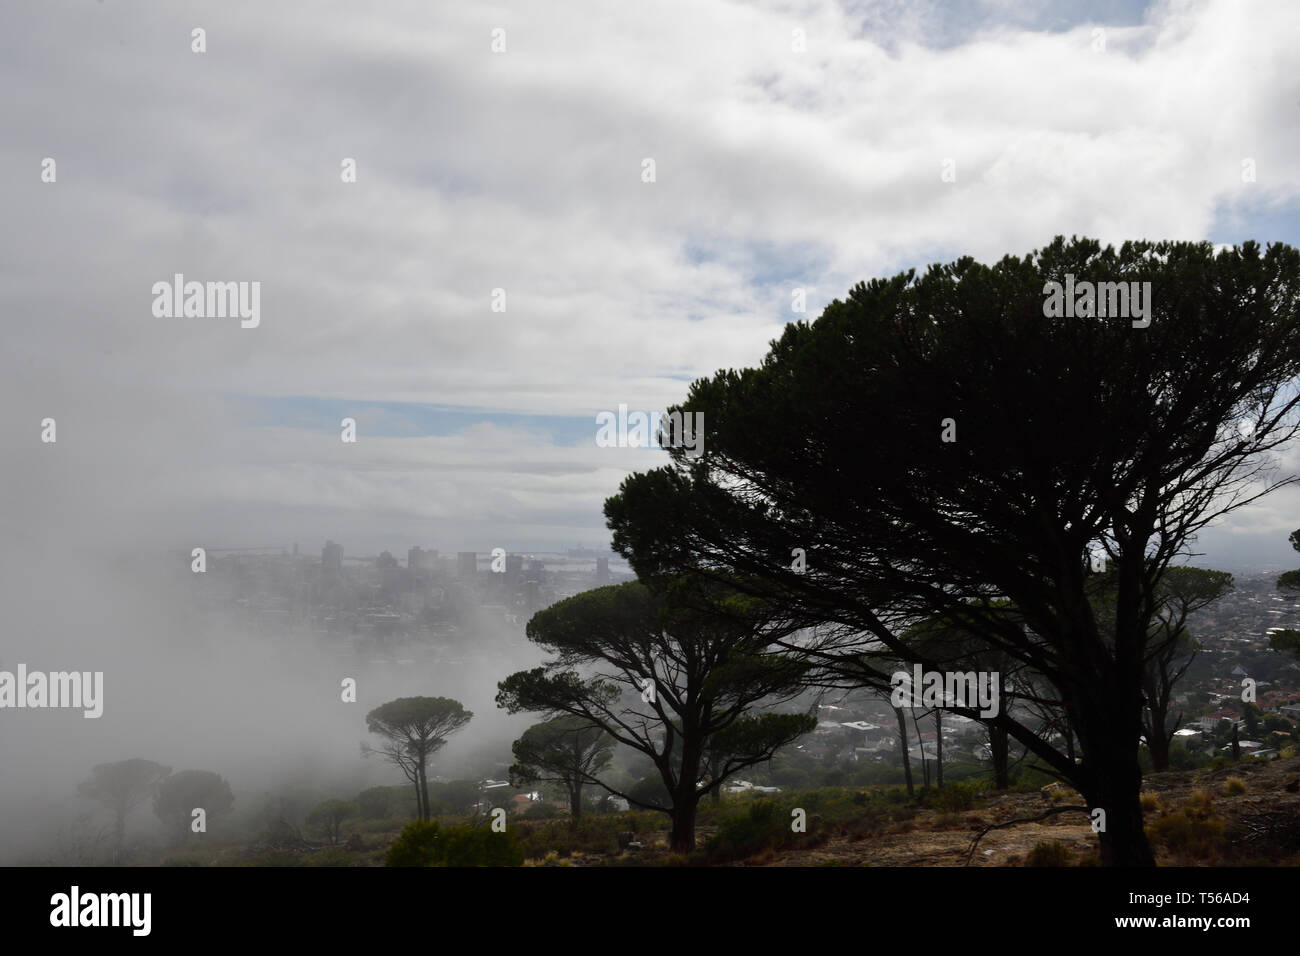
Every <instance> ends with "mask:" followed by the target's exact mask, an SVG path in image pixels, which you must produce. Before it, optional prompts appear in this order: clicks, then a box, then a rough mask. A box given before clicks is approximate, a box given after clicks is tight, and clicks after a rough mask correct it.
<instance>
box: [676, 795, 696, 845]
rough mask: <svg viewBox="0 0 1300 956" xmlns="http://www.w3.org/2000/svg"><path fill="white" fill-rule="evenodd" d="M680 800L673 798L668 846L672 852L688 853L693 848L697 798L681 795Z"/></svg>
mask: <svg viewBox="0 0 1300 956" xmlns="http://www.w3.org/2000/svg"><path fill="white" fill-rule="evenodd" d="M692 789H693V788H692ZM680 800H681V802H680V803H679V799H678V798H674V800H673V814H672V820H673V830H672V837H671V840H670V848H671V850H672V852H674V853H690V852H691V851H692V850H694V849H695V810H696V807H697V804H698V800H699V798H698V797H696V798H694V799H688V798H686V797H685V796H681V797H680Z"/></svg>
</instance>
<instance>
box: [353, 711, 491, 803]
mask: <svg viewBox="0 0 1300 956" xmlns="http://www.w3.org/2000/svg"><path fill="white" fill-rule="evenodd" d="M473 716H474V715H473V713H471V712H470V711H468V710H466V709H465V708H464V707H463V706H461V703H460V701H457V700H452V699H451V698H450V697H399V698H397V699H396V700H390V701H389V702H388V703H386V704H382V705H380V706H379V707H376V708H375V709H374V710H372V711H371V712H370V713H368V714H366V727H367V728H368V729H369V730H370V732H371V733H372V734H378V735H379V736H381V737H383V738H384V743H383V744H382V745H381V746H379V747H370V746H367V745H363V746H362V753H363V754H367V755H369V754H379V755H380V756H382V757H383V758H384V759H385V760H388V761H390V762H391V763H393V764H395V765H396V766H397V767H399V768H400V769H401V771H402V773H404V774H405V775H406V779H407V780H409V781H411V784H412V785H413V786H414V787H415V800H416V806H417V807H418V812H419V817H420V819H421V820H427V819H429V781H428V776H427V772H426V771H427V767H428V762H429V758H430V757H432V756H433V755H434V754H435V753H437V752H438V751H439V750H440V749H441V748H442V745H443V744H445V743H446V742H447V738H448V737H449V736H451V735H452V734H454V733H455V732H456V731H458V730H460V729H461V728H462V727H464V726H465V725H466V724H468V723H469V722H470V719H471V718H472V717H473Z"/></svg>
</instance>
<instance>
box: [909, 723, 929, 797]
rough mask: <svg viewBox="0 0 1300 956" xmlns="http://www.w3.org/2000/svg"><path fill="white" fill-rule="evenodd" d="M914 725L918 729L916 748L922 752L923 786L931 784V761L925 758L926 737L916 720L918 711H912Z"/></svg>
mask: <svg viewBox="0 0 1300 956" xmlns="http://www.w3.org/2000/svg"><path fill="white" fill-rule="evenodd" d="M912 727H913V728H915V730H916V749H917V750H919V751H920V753H921V780H922V781H923V783H922V786H925V787H927V788H928V787H929V786H930V761H928V760H926V759H925V738H924V737H922V736H921V725H920V724H918V723H917V722H916V711H915V710H913V711H912Z"/></svg>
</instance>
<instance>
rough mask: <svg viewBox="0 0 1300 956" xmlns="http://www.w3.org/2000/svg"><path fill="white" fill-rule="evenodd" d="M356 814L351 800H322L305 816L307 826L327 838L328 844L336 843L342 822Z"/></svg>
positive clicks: (354, 804) (355, 808) (354, 805)
mask: <svg viewBox="0 0 1300 956" xmlns="http://www.w3.org/2000/svg"><path fill="white" fill-rule="evenodd" d="M357 812H358V810H357V804H356V803H355V802H354V801H352V800H323V801H321V802H320V803H318V804H316V806H315V807H313V808H312V810H311V812H310V813H308V814H307V826H308V827H310V828H311V829H312V830H314V831H316V832H317V833H321V834H324V835H325V836H327V837H329V841H330V843H338V842H339V830H340V829H341V828H342V826H343V821H344V820H346V819H348V817H354V816H356V815H357Z"/></svg>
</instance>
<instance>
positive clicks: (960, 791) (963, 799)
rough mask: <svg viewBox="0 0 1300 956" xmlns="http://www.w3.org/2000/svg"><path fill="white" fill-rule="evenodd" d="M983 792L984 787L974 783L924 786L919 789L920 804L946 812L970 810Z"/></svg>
mask: <svg viewBox="0 0 1300 956" xmlns="http://www.w3.org/2000/svg"><path fill="white" fill-rule="evenodd" d="M983 792H984V788H983V787H981V786H980V785H979V784H976V783H950V784H946V785H945V786H944V787H943V788H942V789H933V790H931V789H929V788H928V787H926V788H922V790H921V794H920V798H921V806H923V807H927V808H929V809H932V810H943V811H945V812H948V813H953V812H956V811H959V810H971V809H973V808H974V807H975V803H976V801H977V800H978V799H979V797H980V794H981V793H983Z"/></svg>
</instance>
